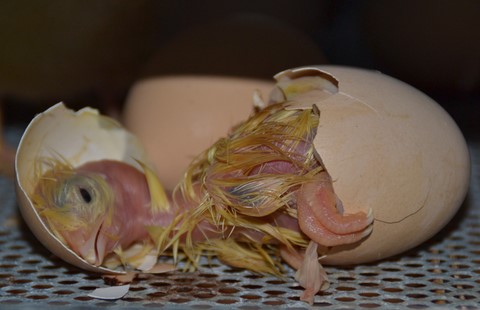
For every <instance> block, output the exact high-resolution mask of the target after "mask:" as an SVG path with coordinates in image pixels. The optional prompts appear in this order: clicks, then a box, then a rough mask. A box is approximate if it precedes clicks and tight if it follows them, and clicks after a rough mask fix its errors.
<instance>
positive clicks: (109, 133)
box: [15, 103, 147, 274]
mask: <svg viewBox="0 0 480 310" xmlns="http://www.w3.org/2000/svg"><path fill="white" fill-rule="evenodd" d="M42 157H50V158H51V157H55V158H57V159H59V158H65V159H66V160H68V162H69V163H70V164H72V165H73V166H79V165H81V164H83V163H85V162H89V161H94V160H100V159H114V160H120V161H124V162H127V163H129V164H131V165H133V166H136V167H137V168H139V169H140V167H138V164H137V162H136V161H135V159H138V160H141V161H143V162H147V160H146V156H145V154H144V151H143V149H142V147H141V145H140V144H139V142H138V141H137V139H136V138H135V137H133V136H132V135H131V134H130V133H128V132H127V131H125V130H124V129H123V128H122V127H121V126H120V125H119V124H118V123H117V122H115V121H114V120H113V119H111V118H108V117H105V116H101V115H99V113H98V111H97V110H94V109H91V108H84V109H82V110H80V111H78V112H74V111H72V110H69V109H67V108H66V107H65V106H64V105H63V104H62V103H59V104H57V105H55V106H53V107H51V108H50V109H48V110H46V111H45V112H43V113H41V114H39V115H37V116H36V117H35V118H34V119H33V120H32V121H31V123H30V124H29V126H28V127H27V129H26V130H25V133H24V134H23V136H22V139H21V141H20V144H19V146H18V149H17V155H16V160H15V169H16V191H17V197H18V202H19V207H20V211H21V213H22V216H23V218H24V220H25V222H26V223H27V225H28V226H29V227H30V229H31V230H32V232H33V233H34V235H35V236H36V237H37V239H38V240H40V242H41V243H42V244H43V245H44V246H45V247H46V248H47V249H49V250H50V251H51V252H52V253H53V254H55V255H57V256H58V257H59V258H61V259H63V260H65V261H67V262H68V263H70V264H72V265H74V266H77V267H79V268H82V269H85V270H89V271H95V272H102V273H114V274H122V273H123V272H122V271H115V270H111V269H107V268H104V267H95V266H93V265H91V264H89V263H88V262H86V261H85V260H84V259H82V258H81V257H79V256H78V255H77V254H76V253H74V252H73V251H72V250H70V249H69V248H68V247H67V246H65V245H64V244H63V243H62V242H61V241H60V240H59V239H57V238H56V237H55V236H54V235H53V234H52V233H51V232H50V231H49V229H48V228H47V226H46V225H45V223H44V222H43V221H42V219H41V218H40V216H39V214H38V212H37V211H36V209H35V208H34V206H33V203H32V200H31V194H32V193H33V192H34V190H35V186H36V184H37V181H38V180H37V178H38V175H36V174H35V169H34V166H35V163H36V162H38V160H39V159H40V158H42Z"/></svg>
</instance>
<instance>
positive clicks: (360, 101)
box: [272, 66, 470, 265]
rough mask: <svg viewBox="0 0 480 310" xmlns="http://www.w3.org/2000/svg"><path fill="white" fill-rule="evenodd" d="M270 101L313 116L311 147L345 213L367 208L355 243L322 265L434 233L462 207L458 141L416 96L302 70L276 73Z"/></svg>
mask: <svg viewBox="0 0 480 310" xmlns="http://www.w3.org/2000/svg"><path fill="white" fill-rule="evenodd" d="M276 79H277V81H278V83H277V89H276V91H274V92H273V95H272V98H273V99H274V101H284V100H285V101H287V102H290V107H289V108H290V109H297V108H310V107H311V106H312V105H313V104H315V105H316V106H317V107H318V109H319V111H320V122H319V126H318V130H317V134H316V137H315V140H314V144H315V148H316V151H317V152H318V154H319V155H320V157H321V159H322V161H323V164H324V166H325V168H326V169H327V171H328V172H329V173H330V175H331V177H332V179H333V186H334V189H335V192H336V194H337V195H338V197H339V198H340V199H341V201H342V202H343V207H344V211H345V212H346V213H354V212H356V211H365V212H367V210H368V208H372V209H373V214H374V217H375V220H374V224H373V232H372V233H371V235H370V236H368V237H367V238H366V239H365V240H364V241H363V242H360V243H357V244H352V245H345V246H337V247H333V248H328V249H323V250H322V254H325V255H326V258H324V259H323V260H322V263H325V264H337V265H338V264H354V263H363V262H370V261H375V260H378V259H382V258H385V257H389V256H392V255H395V254H398V253H401V252H404V251H406V250H408V249H411V248H413V247H415V246H417V245H419V244H420V243H422V242H424V241H425V240H427V239H429V238H430V237H432V236H433V235H434V234H436V233H437V232H438V231H439V230H440V229H441V228H442V227H444V226H445V225H446V224H447V223H448V222H449V221H450V219H451V218H452V217H453V216H454V214H455V213H456V212H457V210H458V209H459V207H460V206H461V203H462V202H463V200H464V198H465V195H466V192H467V189H468V183H469V177H470V159H469V153H468V149H467V145H466V142H465V139H464V137H463V135H462V133H461V132H460V130H459V128H458V127H457V125H456V124H455V122H454V121H453V120H452V118H451V117H450V116H449V115H448V114H447V113H446V112H445V110H443V108H441V107H440V106H439V105H438V104H437V103H436V102H434V101H433V100H432V99H431V98H429V97H428V96H426V95H425V94H423V93H422V92H420V91H418V90H417V89H415V88H413V87H411V86H409V85H407V84H405V83H403V82H401V81H399V80H396V79H394V78H392V77H389V76H386V75H384V74H381V73H379V72H375V71H368V70H362V69H355V68H347V67H338V66H317V67H303V68H297V69H292V70H287V71H284V72H281V73H279V74H278V75H277V76H276Z"/></svg>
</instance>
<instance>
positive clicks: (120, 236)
mask: <svg viewBox="0 0 480 310" xmlns="http://www.w3.org/2000/svg"><path fill="white" fill-rule="evenodd" d="M287 104H288V103H278V104H273V105H270V106H268V107H266V108H265V109H264V110H262V111H260V112H258V113H256V114H254V115H253V116H252V117H251V118H250V119H248V120H247V121H246V122H244V123H242V124H240V125H239V126H237V127H235V128H234V129H233V130H232V132H231V133H230V134H229V135H228V136H227V137H226V138H223V139H220V140H219V141H218V142H217V143H215V144H214V145H213V146H212V147H210V148H209V149H207V150H206V151H205V152H204V153H202V154H201V155H200V156H199V157H198V158H197V159H196V160H194V162H193V163H192V164H191V166H190V167H189V169H188V170H187V172H186V174H185V177H184V179H183V180H182V181H181V182H180V184H179V185H178V186H177V188H176V190H175V191H174V192H173V193H171V194H170V195H169V197H168V198H167V197H166V195H165V192H164V191H163V189H162V188H161V186H160V184H159V183H158V180H156V179H155V177H154V176H153V175H152V173H151V171H149V170H148V169H147V168H146V167H144V168H145V169H146V170H145V174H144V173H141V172H140V171H139V170H137V169H135V168H133V167H131V166H128V165H126V164H122V163H119V162H115V161H98V162H90V163H87V164H85V165H83V166H81V167H78V168H75V169H73V168H72V167H70V166H68V164H67V163H65V162H62V161H58V162H54V163H52V168H51V170H49V171H47V172H46V173H44V174H43V177H41V178H40V181H39V183H38V185H37V189H36V195H35V199H34V200H35V205H36V207H37V210H38V211H39V214H40V215H41V216H42V217H43V218H44V220H45V222H46V223H48V226H49V227H50V229H51V230H52V231H53V232H54V233H55V234H56V235H57V236H59V238H60V239H61V240H63V241H64V242H65V243H66V244H67V245H68V246H69V247H70V248H71V249H72V250H74V251H75V252H76V253H77V254H78V255H80V256H81V257H83V258H85V259H86V260H87V261H89V262H91V263H93V264H95V265H101V264H107V263H111V262H112V259H111V257H112V256H117V257H118V261H119V262H121V263H123V264H131V265H133V266H134V267H136V266H138V265H139V264H141V262H140V260H138V255H136V256H135V259H130V258H128V257H125V255H124V250H128V248H129V247H130V246H131V245H133V244H139V243H141V244H143V245H144V252H143V253H144V254H145V253H152V252H153V253H155V254H156V255H161V254H162V253H164V252H165V250H167V249H169V248H172V249H173V250H174V252H176V251H177V250H178V249H181V250H182V251H183V252H184V253H185V254H186V256H187V257H188V258H190V259H191V260H192V262H195V261H196V258H198V255H201V254H204V253H210V254H215V255H217V256H218V257H219V259H220V260H222V261H224V262H225V263H227V264H230V265H233V266H236V267H242V268H247V269H251V270H253V271H256V272H263V273H271V274H279V273H281V272H282V268H281V264H280V261H279V259H278V258H279V257H280V256H281V257H283V259H284V260H285V261H286V262H287V263H289V264H290V265H291V266H292V267H293V268H295V269H297V270H298V272H297V275H296V279H297V281H299V283H300V284H301V285H302V286H303V287H305V289H306V290H305V292H304V293H303V295H302V297H301V299H302V300H305V301H308V302H310V303H312V302H313V297H314V295H315V294H316V293H317V292H318V291H319V290H320V289H322V288H325V287H326V284H327V278H326V274H325V272H324V270H323V269H322V267H321V265H320V263H319V262H318V251H317V248H318V246H323V247H329V246H334V245H340V244H349V243H354V242H357V241H359V240H361V239H362V238H364V237H366V236H367V235H368V234H369V233H370V232H371V224H372V221H373V217H372V215H371V214H368V215H367V214H365V213H358V214H352V215H343V214H342V213H343V211H342V209H343V208H342V206H341V202H340V200H339V199H338V198H337V196H336V195H335V193H334V190H333V185H332V180H331V178H330V176H329V174H328V172H327V171H326V169H325V167H324V166H323V164H322V161H321V159H320V157H319V155H318V154H316V152H315V149H314V147H313V139H314V137H315V135H316V129H317V127H318V123H319V111H318V109H317V108H316V107H315V106H312V108H311V109H304V110H295V109H292V110H289V109H286V105H287Z"/></svg>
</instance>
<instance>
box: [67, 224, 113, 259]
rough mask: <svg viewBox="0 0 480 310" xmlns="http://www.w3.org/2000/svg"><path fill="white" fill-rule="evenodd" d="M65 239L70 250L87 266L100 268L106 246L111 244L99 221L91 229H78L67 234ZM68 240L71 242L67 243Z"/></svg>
mask: <svg viewBox="0 0 480 310" xmlns="http://www.w3.org/2000/svg"><path fill="white" fill-rule="evenodd" d="M65 239H66V240H67V242H68V243H69V246H70V248H71V249H72V250H73V251H74V252H75V253H77V254H78V255H79V256H80V257H82V258H83V259H84V260H86V261H87V262H88V263H89V264H92V265H94V266H100V265H101V264H102V263H103V260H104V258H105V254H106V253H107V246H109V245H110V243H111V241H112V240H111V238H109V237H108V236H107V235H106V234H105V231H104V227H103V221H100V222H99V223H98V224H97V225H95V227H93V229H89V230H88V231H87V230H86V229H78V230H76V231H72V232H68V233H67V234H66V236H65ZM69 240H71V241H73V242H69Z"/></svg>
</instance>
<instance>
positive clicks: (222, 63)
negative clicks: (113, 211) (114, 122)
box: [0, 0, 480, 137]
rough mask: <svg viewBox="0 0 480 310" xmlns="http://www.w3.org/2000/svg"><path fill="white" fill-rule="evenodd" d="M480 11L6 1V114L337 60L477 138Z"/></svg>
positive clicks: (116, 102) (402, 0) (362, 0)
mask: <svg viewBox="0 0 480 310" xmlns="http://www.w3.org/2000/svg"><path fill="white" fill-rule="evenodd" d="M479 16H480V1H477V0H455V1H445V0H423V1H415V0H398V1H393V0H392V1H381V0H357V1H347V0H337V1H335V0H331V1H328V0H323V1H316V0H295V1H293V0H292V1H287V0H268V1H265V0H263V1H262V0H257V1H253V0H242V1H233V0H230V1H222V0H214V1H185V0H183V1H182V0H167V1H149V0H135V1H130V0H103V1H98V0H87V1H72V0H53V1H46V0H45V1H31V0H28V1H27V0H2V1H1V2H0V99H1V102H2V106H3V114H4V116H3V117H4V121H5V122H6V123H7V124H10V123H17V122H28V121H29V120H30V119H31V117H32V116H33V115H34V114H35V113H38V112H41V111H42V110H44V109H45V108H46V107H48V106H50V105H52V104H54V103H56V102H59V101H65V102H67V103H68V105H69V106H73V107H82V106H87V105H90V106H96V107H98V108H100V109H101V110H103V111H104V112H108V111H109V110H110V109H111V108H112V106H114V107H117V108H121V106H122V104H123V101H124V99H125V96H126V94H127V93H128V90H129V88H130V87H131V85H132V84H133V83H134V82H135V81H137V80H139V79H141V78H144V77H147V76H152V75H166V74H221V75H233V76H246V77H256V78H265V79H270V78H271V77H272V76H273V75H274V74H275V73H277V72H278V71H281V70H284V69H287V68H290V67H295V66H301V65H311V64H323V63H329V64H338V65H349V66H356V67H363V68H370V69H374V70H379V71H382V72H384V73H386V74H389V75H391V76H394V77H396V78H399V79H401V80H403V81H405V82H407V83H409V84H411V85H413V86H415V87H417V88H419V89H420V90H422V91H424V92H426V93H427V94H429V95H430V96H431V97H433V98H434V99H435V100H437V101H438V102H439V103H440V104H441V105H442V106H443V107H444V108H445V109H446V110H447V111H448V112H449V113H450V114H451V115H452V116H453V118H454V119H455V120H456V121H457V123H458V124H459V125H460V127H461V129H462V130H463V131H464V133H465V134H466V135H467V136H468V137H473V136H478V128H479V126H478V125H476V124H477V123H478V117H479V116H480V112H479V111H478V110H479V104H480V102H479V101H480V18H479Z"/></svg>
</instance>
